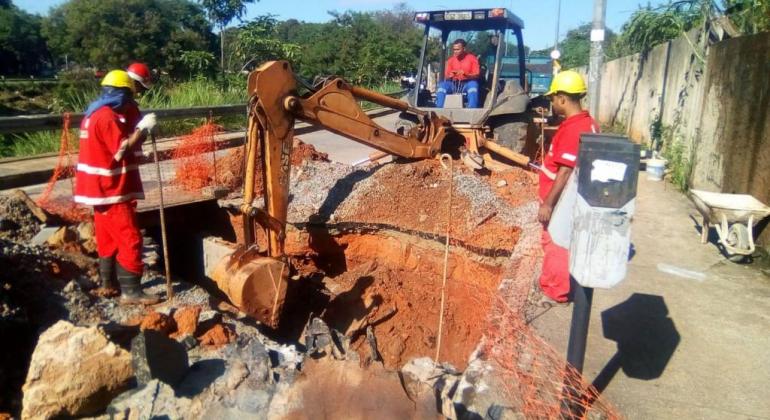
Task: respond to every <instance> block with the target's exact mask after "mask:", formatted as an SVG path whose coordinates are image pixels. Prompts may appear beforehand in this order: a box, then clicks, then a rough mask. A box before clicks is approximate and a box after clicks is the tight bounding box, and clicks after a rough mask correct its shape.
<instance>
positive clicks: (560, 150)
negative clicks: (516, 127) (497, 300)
mask: <svg viewBox="0 0 770 420" xmlns="http://www.w3.org/2000/svg"><path fill="white" fill-rule="evenodd" d="M586 91H587V89H586V84H585V81H584V80H583V76H581V75H580V73H577V72H575V71H572V70H566V71H562V72H559V73H558V74H557V75H556V76H554V78H553V81H552V82H551V88H550V89H549V90H548V93H546V96H548V97H549V98H550V99H551V104H552V107H553V112H554V114H557V115H559V116H562V117H564V118H565V120H564V121H563V122H562V123H561V124H560V125H559V129H558V131H556V134H555V135H554V137H553V140H552V141H551V146H550V148H549V149H548V153H547V154H546V155H545V156H544V157H543V164H542V166H541V168H540V177H539V178H540V186H539V191H538V195H539V196H540V200H541V203H540V208H539V210H538V214H537V219H538V221H539V222H540V223H542V225H543V232H542V238H541V243H542V245H543V251H544V255H543V271H542V274H541V275H540V288H541V290H542V291H543V295H544V296H543V299H541V301H540V304H541V305H542V306H551V305H556V304H565V303H566V302H568V301H569V299H570V280H569V251H568V250H567V249H565V248H562V247H560V246H558V245H556V244H555V243H554V242H553V240H551V235H550V234H549V233H548V223H549V221H550V220H551V213H552V212H553V208H554V206H555V205H556V203H557V202H558V201H559V197H560V196H561V193H562V191H563V190H564V187H565V185H566V184H567V179H568V178H569V176H570V174H571V173H572V170H573V169H574V168H575V163H576V162H577V156H578V149H579V146H580V135H581V134H582V133H596V132H598V131H599V126H598V124H596V121H594V119H593V118H591V116H590V115H589V114H588V111H584V110H583V108H582V106H581V103H580V101H581V99H582V98H583V97H584V96H585V94H586Z"/></svg>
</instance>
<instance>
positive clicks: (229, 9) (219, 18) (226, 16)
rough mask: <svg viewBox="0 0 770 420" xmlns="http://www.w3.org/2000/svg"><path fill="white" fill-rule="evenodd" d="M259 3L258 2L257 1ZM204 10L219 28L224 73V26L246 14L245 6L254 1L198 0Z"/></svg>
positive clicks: (221, 63)
mask: <svg viewBox="0 0 770 420" xmlns="http://www.w3.org/2000/svg"><path fill="white" fill-rule="evenodd" d="M257 1H259V0H257ZM198 2H199V3H200V4H201V5H202V6H203V7H204V8H205V9H206V12H207V13H208V16H209V21H211V23H213V24H215V25H217V26H219V50H220V60H221V61H220V65H221V66H222V71H223V72H224V71H225V26H227V25H228V24H229V23H230V22H232V21H233V19H235V18H238V20H240V19H241V17H243V15H244V14H246V4H248V3H254V0H198Z"/></svg>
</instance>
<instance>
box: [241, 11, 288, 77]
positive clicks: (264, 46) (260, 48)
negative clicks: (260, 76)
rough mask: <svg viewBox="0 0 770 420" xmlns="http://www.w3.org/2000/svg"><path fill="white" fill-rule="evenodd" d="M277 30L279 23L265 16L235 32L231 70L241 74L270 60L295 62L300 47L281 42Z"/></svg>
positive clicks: (271, 17) (269, 16)
mask: <svg viewBox="0 0 770 420" xmlns="http://www.w3.org/2000/svg"><path fill="white" fill-rule="evenodd" d="M277 28H278V21H277V20H276V19H275V18H274V17H273V16H271V15H265V16H259V17H257V18H256V19H254V20H253V21H251V22H248V23H246V24H244V25H242V26H240V27H239V28H238V29H237V30H235V31H233V34H234V38H235V39H234V41H233V42H232V45H231V49H232V54H231V57H232V59H231V60H230V70H231V71H237V72H240V71H242V70H246V69H248V68H253V67H256V66H257V65H259V64H261V63H262V62H265V61H269V60H289V61H294V60H295V59H296V58H297V56H298V55H299V52H300V47H299V45H297V44H293V43H290V42H286V41H283V40H281V39H280V38H279V36H278V31H277ZM230 38H231V39H232V38H233V37H230Z"/></svg>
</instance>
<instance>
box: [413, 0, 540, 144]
mask: <svg viewBox="0 0 770 420" xmlns="http://www.w3.org/2000/svg"><path fill="white" fill-rule="evenodd" d="M414 21H415V22H416V23H418V24H421V25H424V27H425V30H424V35H423V42H422V51H421V53H420V61H419V65H418V67H417V74H416V77H415V83H414V88H413V89H412V90H411V91H409V93H408V94H407V97H406V98H405V99H406V100H407V101H408V102H409V103H410V105H412V106H414V107H416V108H419V109H421V110H426V111H434V112H435V113H437V114H439V115H442V116H444V117H447V118H449V119H450V120H451V121H453V122H454V123H455V125H457V124H470V125H472V126H474V127H485V128H490V129H491V130H493V131H494V130H496V129H497V132H496V137H500V141H501V143H503V144H506V145H507V146H509V147H511V148H512V149H514V150H516V149H520V148H521V147H522V146H523V143H522V144H517V143H521V141H522V139H521V137H522V135H525V134H526V122H527V121H526V116H525V113H526V111H527V107H528V105H529V96H528V90H529V88H528V80H527V70H526V62H525V57H526V56H525V51H524V42H523V40H522V28H523V27H524V24H523V22H522V21H521V19H519V17H517V16H516V15H514V14H513V13H511V12H510V11H509V10H507V9H504V8H495V9H475V8H474V9H464V10H441V11H427V12H418V13H415V16H414ZM459 39H462V40H464V41H465V43H466V46H465V51H466V53H467V54H473V55H474V56H475V58H476V59H477V60H478V63H479V67H480V72H479V75H478V77H476V78H475V79H473V80H475V82H474V83H473V84H472V86H473V89H468V88H467V86H465V84H467V83H468V80H461V81H457V80H455V79H456V78H452V77H449V75H447V74H446V73H447V67H446V66H447V60H448V59H449V58H450V57H451V56H452V48H453V44H455V41H457V40H459ZM476 85H478V90H476V89H475V87H476ZM445 87H451V89H445ZM440 89H441V92H442V93H443V92H444V91H447V92H448V94H447V95H446V99H445V100H444V104H443V106H442V107H439V106H437V99H438V98H437V93H439V90H440ZM450 91H451V92H450ZM469 91H472V92H473V94H474V95H476V94H477V95H478V96H477V98H478V99H477V105H476V107H472V106H471V104H470V103H469V97H468V96H469V95H468V94H469ZM473 99H474V100H476V98H473ZM438 103H440V101H439V102H438Z"/></svg>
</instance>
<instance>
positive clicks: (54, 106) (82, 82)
mask: <svg viewBox="0 0 770 420" xmlns="http://www.w3.org/2000/svg"><path fill="white" fill-rule="evenodd" d="M59 78H60V80H61V82H60V83H59V84H57V85H56V87H54V89H53V101H52V102H51V111H52V112H54V113H63V112H83V111H84V110H85V109H86V107H87V106H88V104H89V103H90V102H91V101H92V100H94V98H96V97H97V96H98V95H99V92H100V90H101V88H100V86H99V81H98V80H97V79H96V78H95V77H94V74H93V72H90V71H87V70H82V69H75V70H71V71H68V72H61V73H60V74H59Z"/></svg>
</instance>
